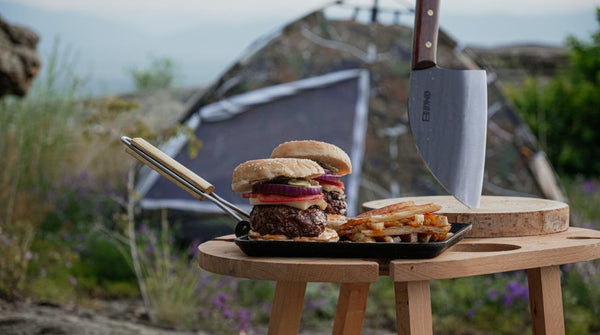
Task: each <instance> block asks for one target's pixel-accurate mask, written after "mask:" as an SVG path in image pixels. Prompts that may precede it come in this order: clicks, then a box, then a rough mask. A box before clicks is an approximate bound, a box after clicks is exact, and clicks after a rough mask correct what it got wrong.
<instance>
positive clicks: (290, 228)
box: [250, 205, 327, 238]
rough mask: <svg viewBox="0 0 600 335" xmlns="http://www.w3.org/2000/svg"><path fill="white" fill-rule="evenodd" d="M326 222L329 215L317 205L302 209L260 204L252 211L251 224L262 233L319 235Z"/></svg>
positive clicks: (297, 235)
mask: <svg viewBox="0 0 600 335" xmlns="http://www.w3.org/2000/svg"><path fill="white" fill-rule="evenodd" d="M326 222H327V215H325V212H323V211H322V210H321V209H320V208H319V207H317V206H313V207H310V208H307V209H305V210H300V209H297V208H294V207H290V206H285V205H259V206H254V208H252V212H250V226H251V227H252V230H254V231H255V232H257V233H259V234H261V235H266V234H272V235H279V234H281V235H285V236H287V237H289V238H292V237H300V236H303V237H313V236H319V234H321V233H322V232H323V231H324V230H325V223H326Z"/></svg>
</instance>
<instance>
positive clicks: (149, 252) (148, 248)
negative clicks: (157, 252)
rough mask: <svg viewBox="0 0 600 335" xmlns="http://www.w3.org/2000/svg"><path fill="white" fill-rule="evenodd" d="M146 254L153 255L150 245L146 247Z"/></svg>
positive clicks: (152, 248)
mask: <svg viewBox="0 0 600 335" xmlns="http://www.w3.org/2000/svg"><path fill="white" fill-rule="evenodd" d="M146 253H148V254H150V255H153V254H154V246H153V245H152V244H148V245H146Z"/></svg>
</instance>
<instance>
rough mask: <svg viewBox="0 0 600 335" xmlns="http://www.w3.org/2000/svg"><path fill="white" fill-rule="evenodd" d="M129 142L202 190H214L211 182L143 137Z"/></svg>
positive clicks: (209, 192)
mask: <svg viewBox="0 0 600 335" xmlns="http://www.w3.org/2000/svg"><path fill="white" fill-rule="evenodd" d="M131 144H132V145H133V146H134V147H136V148H138V149H140V150H141V151H143V152H144V153H145V154H147V155H148V156H150V157H152V158H153V159H155V160H156V161H158V162H160V163H162V164H163V165H165V166H166V167H168V168H169V169H170V170H171V171H173V172H176V173H177V174H178V175H180V176H181V177H183V178H185V179H186V180H187V181H188V182H189V183H190V184H192V185H194V186H196V187H197V188H199V189H200V190H202V192H204V193H207V194H211V193H212V192H213V191H214V190H215V187H214V186H213V185H212V184H211V183H209V182H207V181H206V180H204V179H203V178H202V177H200V176H199V175H197V174H195V173H194V172H192V171H191V170H189V169H188V168H186V167H185V166H183V165H181V164H180V163H179V162H177V161H176V160H174V159H173V158H171V157H169V155H167V154H165V153H164V152H162V151H160V150H159V149H158V148H157V147H155V146H153V145H152V144H150V143H148V142H147V141H146V140H144V139H143V138H140V137H136V138H133V139H132V140H131Z"/></svg>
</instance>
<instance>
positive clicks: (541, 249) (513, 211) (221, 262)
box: [198, 197, 600, 335]
mask: <svg viewBox="0 0 600 335" xmlns="http://www.w3.org/2000/svg"><path fill="white" fill-rule="evenodd" d="M406 200H414V201H415V202H416V203H425V202H435V203H438V204H441V205H442V210H441V211H440V212H443V213H444V214H446V215H448V218H449V219H450V221H451V222H457V223H471V224H473V229H472V232H475V235H471V236H477V237H473V238H466V239H463V240H462V241H460V242H459V243H457V244H456V245H454V246H453V247H451V248H450V249H448V250H446V251H445V252H444V253H442V254H441V255H439V256H438V257H436V258H432V259H416V260H415V259H405V260H400V259H399V260H368V259H339V258H281V257H249V256H246V255H245V254H244V253H243V252H242V251H241V250H240V249H239V248H238V247H237V246H236V245H235V244H234V243H233V240H234V236H233V235H230V236H225V237H222V238H219V239H216V240H213V241H210V242H206V243H204V244H202V245H200V246H199V247H198V249H199V263H200V267H202V268H203V269H205V270H207V271H211V272H214V273H219V274H224V275H230V276H235V277H243V278H251V279H262V280H274V281H276V282H277V285H276V287H275V296H274V300H273V307H272V309H271V317H270V320H269V334H286V335H287V334H297V333H298V329H299V326H300V316H301V312H302V305H303V301H304V293H305V289H306V283H307V282H335V283H341V287H340V293H339V298H338V305H337V310H336V316H335V321H334V326H333V334H360V333H361V331H362V324H363V319H364V313H365V306H366V302H367V296H368V291H369V286H370V283H373V282H376V281H377V280H378V278H379V276H380V275H388V274H389V276H390V277H391V279H392V280H393V281H394V285H395V287H394V288H395V294H396V322H397V328H398V334H410V335H428V334H429V335H431V334H433V325H432V316H431V295H430V288H429V281H430V280H432V279H446V278H459V277H469V276H475V275H482V274H491V273H500V272H507V271H514V270H527V276H528V282H529V301H530V308H531V318H532V324H533V334H534V335H549V334H564V333H565V327H564V318H563V308H562V292H561V287H560V270H559V266H560V265H562V264H569V263H575V262H582V261H589V260H594V259H598V258H600V232H599V231H595V230H590V229H583V228H568V206H567V205H566V204H563V203H559V202H556V201H549V200H544V199H530V198H513V197H483V198H482V206H480V208H478V209H466V208H465V207H464V206H462V205H460V204H458V202H457V201H456V200H454V199H453V198H451V197H417V198H398V199H384V200H377V201H373V202H369V203H365V204H363V206H364V207H365V208H366V209H370V208H375V207H381V206H385V205H387V204H390V203H394V202H398V201H406ZM506 234H512V235H515V234H522V235H527V236H515V237H506ZM498 236H503V237H498ZM481 237H485V238H481ZM307 243H308V242H307Z"/></svg>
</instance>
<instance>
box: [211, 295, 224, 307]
mask: <svg viewBox="0 0 600 335" xmlns="http://www.w3.org/2000/svg"><path fill="white" fill-rule="evenodd" d="M212 304H213V306H215V307H217V308H219V309H224V308H227V295H226V294H225V293H223V292H219V294H217V296H216V297H215V298H214V299H213V301H212Z"/></svg>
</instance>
